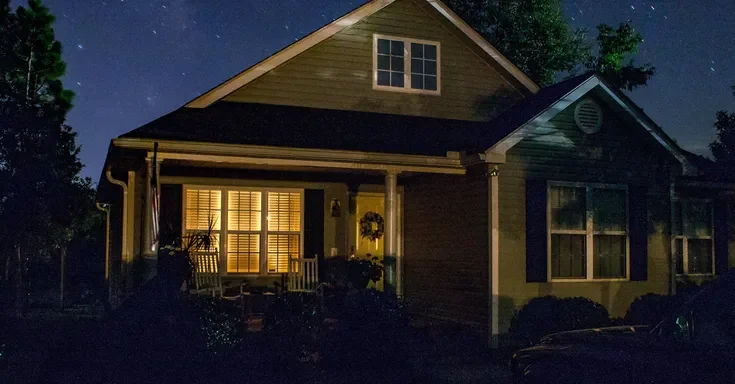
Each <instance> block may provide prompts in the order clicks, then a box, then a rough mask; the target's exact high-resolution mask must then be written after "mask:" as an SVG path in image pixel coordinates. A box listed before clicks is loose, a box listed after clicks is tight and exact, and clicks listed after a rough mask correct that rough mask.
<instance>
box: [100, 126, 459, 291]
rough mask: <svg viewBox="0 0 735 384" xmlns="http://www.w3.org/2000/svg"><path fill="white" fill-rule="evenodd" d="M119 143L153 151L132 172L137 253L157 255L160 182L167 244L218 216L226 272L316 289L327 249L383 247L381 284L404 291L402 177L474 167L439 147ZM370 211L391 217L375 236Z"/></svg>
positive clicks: (253, 283) (364, 251)
mask: <svg viewBox="0 0 735 384" xmlns="http://www.w3.org/2000/svg"><path fill="white" fill-rule="evenodd" d="M114 145H115V147H119V148H121V150H122V151H123V153H124V154H126V155H127V156H130V157H135V158H138V159H140V157H139V156H140V155H144V166H143V167H139V168H138V170H137V171H129V172H128V178H127V185H128V189H129V190H130V189H137V193H136V194H138V195H139V196H140V200H137V199H135V198H134V197H132V198H131V197H129V198H128V203H129V204H127V206H126V207H124V211H125V212H126V214H127V217H126V218H124V219H126V220H130V221H132V220H135V219H136V218H140V221H137V222H135V221H134V222H133V223H131V224H132V225H131V226H130V227H132V228H133V231H136V230H140V232H138V233H142V235H141V237H140V238H136V236H135V234H129V235H128V236H129V237H128V238H127V239H123V242H124V243H126V242H128V243H130V245H131V246H130V247H129V248H128V253H130V252H131V251H132V250H133V249H134V248H136V245H139V246H140V248H139V249H140V250H141V253H142V255H143V257H144V258H145V259H146V260H148V262H149V264H154V263H155V261H154V260H155V258H156V246H157V244H155V242H154V241H153V238H152V233H153V232H152V231H151V230H150V229H151V226H152V219H151V218H152V217H153V215H152V214H153V205H152V201H153V199H152V196H153V193H154V191H159V196H160V197H159V201H160V204H159V206H160V211H159V216H158V217H159V220H158V228H160V243H159V244H160V245H165V244H170V243H171V241H173V239H175V238H176V237H177V236H181V235H182V234H186V233H188V232H191V231H200V230H206V229H207V228H209V227H210V226H212V232H213V237H214V239H215V242H214V244H213V247H214V250H215V251H216V252H217V255H218V260H217V261H216V267H217V268H216V270H217V273H218V274H219V275H220V278H221V280H222V281H223V282H224V283H225V284H226V285H227V284H228V283H229V285H234V286H245V287H247V288H248V289H253V290H256V291H260V290H263V289H264V288H266V287H275V286H280V287H281V289H285V290H291V291H313V290H315V289H316V286H318V284H319V282H320V281H322V280H323V271H324V262H325V260H326V259H328V258H345V259H347V258H372V257H378V258H379V260H380V261H381V262H383V263H384V264H385V266H386V270H385V276H384V279H383V281H381V282H380V283H379V284H377V285H376V286H375V288H378V289H381V290H382V289H385V290H386V291H389V292H393V293H396V294H398V295H401V294H402V287H401V276H402V271H401V267H402V263H401V254H402V249H403V236H402V201H403V193H404V191H403V188H402V186H401V184H402V183H403V182H405V181H406V180H410V179H412V178H414V177H417V176H419V175H422V174H432V173H433V174H450V175H451V174H453V175H461V174H464V172H465V169H464V166H463V165H462V161H461V159H460V156H459V154H454V153H449V154H448V156H447V157H437V156H418V155H395V154H380V153H366V152H355V151H334V150H319V151H315V150H308V149H294V148H276V147H260V146H258V147H255V146H243V145H228V144H205V143H182V142H154V141H152V140H143V139H117V140H115V142H114ZM136 184H137V185H136ZM136 200H137V201H136ZM141 212H143V213H145V214H142V215H141ZM367 212H375V213H377V214H378V215H380V216H381V218H382V219H383V221H384V232H383V234H382V236H380V237H378V238H376V239H374V240H369V239H364V238H363V237H362V236H361V235H360V219H361V218H362V217H363V216H364V215H365V213H367ZM136 216H137V217H136ZM141 216H142V217H141ZM130 227H129V228H130ZM136 227H137V228H136ZM123 232H124V235H125V234H126V232H125V231H123ZM131 235H132V236H131ZM129 257H132V256H129ZM123 259H125V257H123Z"/></svg>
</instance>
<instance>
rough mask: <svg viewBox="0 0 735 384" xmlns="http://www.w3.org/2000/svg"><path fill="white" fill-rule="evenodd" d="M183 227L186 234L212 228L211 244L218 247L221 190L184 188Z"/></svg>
mask: <svg viewBox="0 0 735 384" xmlns="http://www.w3.org/2000/svg"><path fill="white" fill-rule="evenodd" d="M185 199H186V200H185V201H186V209H185V215H184V229H185V232H186V234H191V233H195V232H201V231H208V230H209V228H211V229H212V240H213V244H212V246H213V247H214V248H217V249H220V247H219V234H220V230H221V224H222V223H221V220H220V219H221V216H222V191H219V190H212V189H193V188H188V189H186V198H185Z"/></svg>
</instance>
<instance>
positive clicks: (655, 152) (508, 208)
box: [498, 91, 678, 332]
mask: <svg viewBox="0 0 735 384" xmlns="http://www.w3.org/2000/svg"><path fill="white" fill-rule="evenodd" d="M593 94H595V96H594V98H595V99H597V100H598V101H599V103H600V104H601V105H602V104H603V102H602V101H600V99H599V97H600V94H599V93H597V92H595V91H593ZM575 106H576V104H573V105H571V106H569V107H568V108H567V109H566V110H564V111H562V112H561V113H560V114H559V115H557V116H556V117H555V118H554V119H552V120H551V121H550V122H548V123H547V124H546V127H547V128H549V131H548V132H546V133H545V134H544V135H541V136H538V137H535V138H529V139H524V140H523V141H521V142H520V143H518V144H517V145H516V146H515V147H514V148H512V149H511V150H509V151H508V154H507V163H506V164H504V165H502V166H501V167H500V175H499V179H498V181H499V189H500V196H499V198H500V266H499V267H500V269H499V271H500V294H501V306H500V331H501V332H505V331H507V329H508V326H509V325H510V319H511V317H512V314H513V310H515V309H517V308H520V307H521V306H523V305H524V304H525V303H527V302H528V300H529V299H531V298H533V297H538V296H545V295H555V296H560V297H572V296H584V297H588V298H590V299H592V300H594V301H596V302H599V303H601V304H603V305H604V306H605V307H606V308H607V309H608V311H610V314H611V315H612V316H623V315H624V314H625V311H626V310H627V308H628V306H629V305H630V303H631V302H632V300H633V299H635V298H636V297H638V296H640V295H643V294H645V293H647V292H654V293H666V292H667V291H668V289H669V261H668V260H669V255H670V242H669V239H670V237H669V235H668V234H669V232H670V229H669V222H670V204H669V186H670V176H671V172H672V170H674V169H676V167H677V164H678V163H676V161H675V160H674V159H673V157H672V156H671V155H670V154H669V153H668V152H666V151H665V150H664V148H663V147H661V146H660V145H659V144H657V143H655V142H653V140H652V139H651V138H650V135H648V133H646V132H645V131H643V129H642V128H639V127H634V126H631V125H630V124H628V123H625V122H623V121H622V120H620V119H619V118H618V117H617V116H620V115H615V113H614V112H613V111H611V110H610V109H608V108H604V107H603V113H604V119H605V120H604V123H603V126H602V129H601V131H600V132H598V133H595V134H590V135H588V134H585V133H583V132H582V131H580V130H579V129H578V128H577V126H576V124H575V123H574V107H575ZM527 179H543V180H554V181H577V182H597V183H608V184H626V185H630V184H636V185H645V186H647V187H648V190H647V195H648V197H647V203H648V220H649V223H648V233H649V237H648V280H647V281H635V282H631V281H623V282H572V283H561V282H546V283H527V282H526V265H525V264H526V238H525V229H526V222H525V220H526V197H525V195H526V180H527Z"/></svg>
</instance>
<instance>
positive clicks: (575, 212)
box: [549, 186, 586, 230]
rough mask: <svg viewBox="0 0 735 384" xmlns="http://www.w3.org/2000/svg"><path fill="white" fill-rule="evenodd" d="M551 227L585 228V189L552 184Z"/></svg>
mask: <svg viewBox="0 0 735 384" xmlns="http://www.w3.org/2000/svg"><path fill="white" fill-rule="evenodd" d="M549 204H550V205H551V228H552V229H564V230H584V229H585V205H586V204H585V189H584V188H573V187H557V186H552V187H551V188H550V190H549Z"/></svg>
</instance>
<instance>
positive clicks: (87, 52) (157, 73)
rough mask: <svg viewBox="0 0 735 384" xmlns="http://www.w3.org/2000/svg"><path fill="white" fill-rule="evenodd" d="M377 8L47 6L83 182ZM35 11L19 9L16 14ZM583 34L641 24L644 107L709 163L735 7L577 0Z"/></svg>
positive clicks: (576, 20) (264, 3) (696, 1)
mask: <svg viewBox="0 0 735 384" xmlns="http://www.w3.org/2000/svg"><path fill="white" fill-rule="evenodd" d="M364 2H365V0H148V1H136V0H106V1H100V0H45V3H46V5H47V6H48V7H49V8H51V11H52V12H53V13H54V14H55V15H56V16H57V21H56V24H55V29H56V37H57V39H58V40H60V41H61V42H62V44H63V46H64V60H65V61H66V62H67V64H68V70H67V76H66V78H65V80H64V82H65V85H66V87H67V88H71V89H73V90H74V91H75V92H76V93H77V98H76V100H75V107H74V109H73V110H72V111H71V113H70V114H69V124H70V125H72V126H73V127H74V128H75V129H76V131H77V132H78V133H79V139H78V143H79V144H81V145H82V152H81V159H82V161H83V162H84V164H86V168H85V169H84V171H83V172H82V173H83V175H84V176H90V177H92V178H93V179H94V180H95V181H96V179H97V178H98V177H99V174H100V171H101V167H102V164H103V162H104V158H105V154H106V152H107V147H108V144H109V141H110V139H112V138H113V137H117V136H118V135H120V134H122V133H124V132H127V131H129V130H131V129H134V128H136V127H138V126H140V125H142V124H144V123H146V122H148V121H151V120H153V119H155V118H156V117H159V116H161V115H163V114H165V113H167V112H169V111H171V110H174V109H176V108H178V107H180V106H181V105H182V104H184V103H186V102H187V101H189V100H191V99H193V98H195V97H196V96H198V95H199V94H201V93H203V92H205V91H207V90H209V89H211V88H212V87H214V86H215V85H217V84H219V83H220V82H222V81H224V80H227V79H228V78H230V77H232V76H233V75H235V74H237V73H238V72H240V71H242V70H243V69H245V68H247V67H249V66H250V65H252V64H255V63H256V62H258V61H260V60H262V59H263V58H265V57H267V56H269V55H271V54H273V53H274V52H277V51H278V50H280V49H281V48H283V47H285V46H286V45H288V44H290V43H292V42H294V41H295V40H297V39H299V38H301V37H303V36H304V35H306V34H308V33H310V32H311V31H313V30H315V29H317V28H319V27H321V26H322V25H324V24H326V23H328V22H330V21H332V20H333V19H335V18H338V17H340V16H342V15H343V14H345V13H347V12H348V11H350V10H352V9H354V8H356V7H357V6H359V5H361V4H362V3H364ZM22 3H24V2H23V1H18V0H14V1H13V6H14V7H15V6H18V5H21V4H22ZM564 4H565V11H566V15H567V16H568V17H569V21H570V22H571V24H572V25H573V26H575V27H584V28H587V29H589V30H590V35H591V36H594V35H595V31H594V28H595V26H596V25H597V24H599V23H608V24H613V25H616V24H617V23H619V22H621V21H624V20H632V21H633V22H634V24H635V25H636V26H637V28H638V30H639V31H640V32H641V33H642V34H643V35H644V38H645V42H644V44H643V46H642V50H641V52H640V54H639V55H638V58H637V60H638V61H639V62H641V63H643V62H651V63H653V64H654V65H655V66H656V67H657V70H658V71H657V74H656V76H655V77H654V78H653V79H652V81H651V82H650V83H649V86H648V87H647V88H643V89H640V90H636V91H635V92H633V93H632V94H631V97H632V98H633V100H634V101H635V102H636V103H638V105H639V106H641V107H642V108H643V109H645V111H646V112H647V113H648V114H649V115H650V116H651V117H652V118H653V119H654V120H655V121H657V122H658V123H659V124H660V125H661V126H663V127H664V129H665V130H666V131H667V132H668V133H669V134H670V135H672V136H673V137H674V138H675V139H676V140H678V141H679V143H680V144H681V145H682V146H683V147H684V148H686V149H689V150H691V151H694V152H697V153H700V154H705V155H709V150H708V149H707V145H708V144H709V142H711V141H712V139H713V137H714V128H712V123H713V122H714V114H715V111H717V110H720V109H727V110H731V111H735V98H733V97H732V91H731V89H730V85H732V84H735V59H734V58H735V37H733V36H735V1H733V0H663V1H659V2H643V1H635V0H633V1H618V0H604V1H603V0H576V1H570V0H565V2H564Z"/></svg>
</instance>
